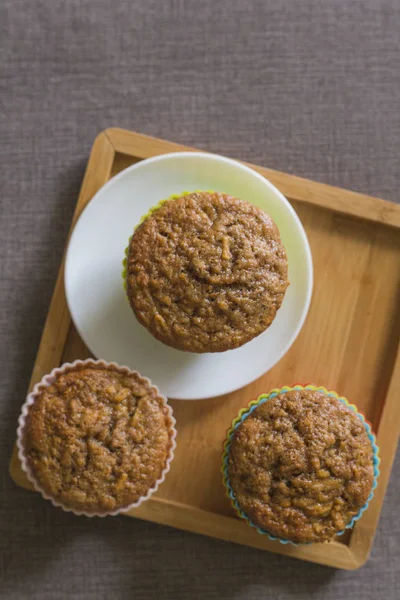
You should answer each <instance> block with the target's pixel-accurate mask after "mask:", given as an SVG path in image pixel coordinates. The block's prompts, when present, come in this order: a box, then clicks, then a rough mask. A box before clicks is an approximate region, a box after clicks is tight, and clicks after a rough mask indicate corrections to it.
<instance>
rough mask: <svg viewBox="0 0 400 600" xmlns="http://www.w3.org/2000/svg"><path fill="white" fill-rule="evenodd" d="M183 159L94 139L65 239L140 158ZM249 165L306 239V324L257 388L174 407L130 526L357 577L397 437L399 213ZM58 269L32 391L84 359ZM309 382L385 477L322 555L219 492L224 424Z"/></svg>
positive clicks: (143, 143)
mask: <svg viewBox="0 0 400 600" xmlns="http://www.w3.org/2000/svg"><path fill="white" fill-rule="evenodd" d="M181 150H194V149H193V148H186V147H184V146H181V145H178V144H174V143H171V142H167V141H164V140H160V139H154V138H149V137H147V136H144V135H140V134H138V133H133V132H130V131H124V130H121V129H107V130H105V131H103V132H102V133H100V134H99V136H98V137H97V138H96V140H95V142H94V145H93V148H92V152H91V155H90V159H89V163H88V166H87V169H86V174H85V177H84V180H83V183H82V188H81V192H80V195H79V199H78V203H77V206H76V211H75V214H74V217H73V221H72V226H71V229H72V227H73V226H74V224H75V222H76V220H77V218H78V217H79V215H80V213H81V212H82V209H83V208H84V207H85V206H86V204H87V203H88V202H89V200H90V199H91V198H92V197H93V195H94V194H95V193H96V192H97V191H98V190H99V189H100V188H101V186H102V185H104V184H105V183H106V181H108V180H109V179H110V178H111V177H112V176H113V175H115V174H116V173H118V172H119V171H121V170H122V169H124V168H126V167H128V166H129V165H131V164H132V163H135V162H137V161H139V160H142V159H144V158H148V157H150V156H155V155H158V154H164V153H166V152H176V151H181ZM250 166H252V167H253V168H254V169H255V170H256V171H258V172H259V173H261V174H262V175H264V176H265V177H267V178H268V179H269V180H270V181H271V182H272V183H273V184H275V186H276V187H278V188H279V189H280V190H281V192H282V193H283V194H284V195H285V196H286V197H287V198H288V199H289V201H290V202H291V204H292V205H293V206H294V208H295V210H296V211H297V213H298V215H299V216H300V218H301V220H302V222H303V225H304V227H305V229H306V232H307V235H308V239H309V241H310V245H311V250H312V254H313V261H314V275H315V284H314V293H313V300H312V303H311V308H310V312H309V315H308V318H307V321H306V323H305V325H304V327H303V329H302V331H301V333H300V335H299V337H298V339H297V341H296V342H295V344H294V345H293V347H292V348H291V350H290V351H289V352H288V353H287V354H286V355H285V357H284V358H283V359H282V360H281V361H280V362H279V363H278V365H276V366H275V367H274V368H273V369H272V370H271V371H269V372H268V373H266V374H265V375H264V376H263V377H261V378H260V379H259V380H258V381H256V382H255V383H252V384H251V385H249V386H247V387H246V388H243V389H241V390H239V391H237V392H235V393H232V394H228V395H226V396H224V397H222V398H215V399H211V400H203V401H197V402H184V401H177V400H172V401H171V405H172V406H173V409H174V413H175V416H176V419H177V428H178V439H177V442H178V447H177V452H176V458H175V460H174V462H173V463H172V468H171V472H170V473H169V474H168V476H167V479H166V481H165V483H163V485H162V486H161V488H160V490H159V491H158V492H157V494H156V495H154V496H153V497H152V498H151V499H150V500H148V501H147V502H145V503H143V504H142V505H141V506H140V507H139V508H136V509H134V510H132V511H131V512H130V513H129V516H132V517H137V518H140V519H147V520H149V521H155V522H156V523H163V524H166V525H171V526H173V527H178V528H181V529H186V530H188V531H193V532H197V533H202V534H205V535H209V536H213V537H216V538H220V539H224V540H229V541H233V542H238V543H240V544H245V545H248V546H254V547H257V548H261V549H263V550H270V551H271V552H277V553H279V554H286V555H290V556H293V557H296V558H301V559H304V560H309V561H313V562H316V563H322V564H326V565H331V566H333V567H339V568H343V569H355V568H357V567H359V566H361V565H362V564H363V563H364V562H365V561H366V560H367V558H368V554H369V551H370V549H371V545H372V541H373V538H374V533H375V530H376V527H377V524H378V519H379V513H380V510H381V507H382V502H383V498H384V494H385V490H386V486H387V483H388V479H389V474H390V470H391V466H392V461H393V458H394V455H395V451H396V443H397V438H398V433H399V428H400V353H399V351H398V348H399V337H400V311H399V306H400V304H399V294H400V206H396V205H395V204H391V203H389V202H385V201H384V200H380V199H378V198H371V197H368V196H364V195H362V194H357V193H354V192H349V191H345V190H341V189H338V188H334V187H331V186H327V185H324V184H321V183H316V182H313V181H308V180H306V179H301V178H299V177H295V176H293V175H287V174H285V173H280V172H278V171H273V170H271V169H265V168H262V167H258V166H254V165H250ZM63 267H64V261H63V263H62V265H61V268H60V271H59V274H58V278H57V283H56V287H55V291H54V295H53V299H52V301H51V305H50V310H49V314H48V316H47V320H46V324H45V327H44V331H43V336H42V340H41V343H40V346H39V351H38V354H37V357H36V362H35V366H34V368H33V373H32V379H31V382H30V389H31V388H32V387H33V385H34V384H35V383H36V382H37V381H39V380H40V379H41V378H42V376H43V375H44V374H45V373H48V372H49V371H51V370H52V369H53V367H55V366H58V365H60V364H61V363H63V362H65V361H72V360H75V359H76V358H87V357H89V356H90V352H89V351H88V349H87V348H86V347H85V345H84V344H83V342H82V341H81V339H80V338H79V336H78V334H77V333H76V331H75V329H74V326H73V324H72V322H71V317H70V314H69V311H68V308H67V304H66V299H65V293H64V273H63ZM143 374H144V375H146V373H143ZM310 381H311V382H313V383H315V384H318V385H324V386H325V387H327V388H330V389H334V390H336V391H337V392H339V393H340V394H343V395H345V396H347V397H348V398H349V399H350V401H351V402H353V403H355V404H356V405H357V406H358V408H359V409H360V410H361V411H362V412H363V413H364V414H365V416H366V417H367V419H368V420H369V421H370V422H371V423H372V426H373V429H374V431H375V432H376V433H377V437H378V444H379V446H380V455H381V460H382V462H381V475H380V479H379V484H378V488H377V490H376V491H375V496H374V498H373V500H372V502H371V504H370V506H369V508H368V510H367V511H366V512H365V513H364V515H363V516H362V518H361V519H360V521H358V522H357V524H356V526H355V527H354V529H353V530H352V531H348V532H347V533H346V534H345V535H344V536H341V537H339V538H337V539H336V541H333V542H331V543H329V544H314V545H309V546H297V547H294V546H291V545H286V546H285V545H282V544H280V543H279V542H273V541H270V540H269V539H268V538H267V537H266V536H262V535H260V534H258V533H257V532H256V531H255V530H253V529H251V528H250V527H248V526H247V525H246V524H245V523H244V522H243V521H242V520H240V519H239V518H237V517H236V516H235V514H234V512H233V510H232V508H231V506H230V503H229V501H228V499H227V498H226V496H225V493H224V488H223V486H222V483H221V473H220V458H221V451H222V443H223V440H224V438H225V433H226V430H227V428H228V426H229V425H230V422H231V420H232V418H233V417H235V416H236V414H237V412H238V411H239V409H240V408H242V407H243V406H244V405H246V404H247V403H248V402H249V401H250V400H251V399H253V398H254V397H255V396H257V395H258V394H260V393H261V392H267V391H269V390H270V389H271V388H273V387H281V386H283V385H290V384H292V383H294V382H310ZM21 400H23V399H22V398H21ZM10 472H11V475H12V477H13V479H14V481H15V482H16V483H17V484H18V485H20V486H23V487H25V488H28V489H32V486H31V485H30V483H29V482H28V480H27V479H26V477H25V474H24V473H23V471H22V470H21V467H20V463H19V460H18V457H17V454H16V452H15V449H14V454H13V457H12V461H11V466H10Z"/></svg>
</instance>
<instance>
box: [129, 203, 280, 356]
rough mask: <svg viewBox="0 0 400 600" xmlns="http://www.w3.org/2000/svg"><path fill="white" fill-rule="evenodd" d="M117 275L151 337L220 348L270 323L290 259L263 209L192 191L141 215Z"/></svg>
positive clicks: (188, 346) (184, 346)
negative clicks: (122, 268)
mask: <svg viewBox="0 0 400 600" xmlns="http://www.w3.org/2000/svg"><path fill="white" fill-rule="evenodd" d="M123 276H124V281H125V283H126V292H127V296H128V300H129V303H130V305H131V308H132V310H133V312H134V314H135V316H136V318H137V320H138V321H139V323H141V324H142V325H143V326H144V327H145V328H146V329H147V330H148V331H149V332H150V333H151V334H152V335H153V336H154V337H155V338H156V339H158V340H160V341H161V342H163V343H164V344H166V345H168V346H171V347H173V348H176V349H178V350H182V351H186V352H194V353H204V352H207V353H208V352H225V351H227V350H232V349H234V348H239V347H240V346H242V345H243V344H245V343H247V342H249V341H250V340H252V339H253V338H254V337H256V336H258V335H260V334H261V333H263V332H264V331H265V330H266V329H267V328H268V327H269V326H270V325H271V323H272V322H273V320H274V318H275V316H276V314H277V311H278V310H279V308H280V306H281V304H282V302H283V298H284V295H285V292H286V289H287V286H288V264H287V256H286V251H285V248H284V246H283V244H282V242H281V239H280V233H279V230H278V228H277V226H276V224H275V223H274V221H273V220H272V219H271V217H270V216H269V215H267V214H266V213H265V212H264V211H262V210H261V209H260V208H258V207H257V206H255V205H254V204H252V203H250V202H247V201H246V200H243V199H240V198H236V197H233V196H230V195H229V194H226V193H223V192H211V191H206V192H202V191H197V192H192V193H186V192H184V193H183V194H181V195H179V196H174V197H172V198H169V199H167V200H164V201H162V202H161V203H160V204H158V205H157V206H156V207H154V209H152V210H151V211H150V212H149V213H148V214H147V215H145V217H144V218H143V219H142V221H141V223H140V224H139V226H138V227H137V228H136V229H135V231H134V233H133V235H132V238H131V240H130V242H129V246H128V249H127V252H126V257H125V262H124V273H123Z"/></svg>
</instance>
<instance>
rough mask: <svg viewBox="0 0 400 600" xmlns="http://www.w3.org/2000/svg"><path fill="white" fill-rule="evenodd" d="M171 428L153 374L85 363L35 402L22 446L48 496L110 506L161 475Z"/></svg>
mask: <svg viewBox="0 0 400 600" xmlns="http://www.w3.org/2000/svg"><path fill="white" fill-rule="evenodd" d="M170 430H171V423H170V417H169V415H168V410H167V408H166V406H165V402H164V400H163V399H162V397H161V396H159V394H158V393H157V390H156V388H155V387H153V386H150V385H149V383H148V381H147V380H145V379H144V378H142V377H140V375H138V374H123V373H121V372H118V371H117V370H109V369H104V368H96V367H95V366H93V367H90V368H88V367H83V368H77V369H74V370H71V371H69V372H67V373H65V374H62V375H60V376H59V377H58V378H57V379H56V381H55V382H54V383H53V384H52V385H50V386H49V387H46V388H44V389H42V391H41V392H40V393H39V396H38V397H37V398H36V399H35V402H34V404H33V405H32V406H31V407H30V409H29V413H28V416H27V421H26V425H25V428H24V432H23V445H24V449H25V454H26V456H27V459H28V464H29V466H30V468H31V469H32V471H33V474H34V477H35V479H36V480H37V481H38V483H39V484H40V486H41V487H42V488H43V489H44V491H45V492H46V493H47V494H48V495H49V496H51V497H52V498H54V499H55V500H56V501H58V502H60V503H61V504H62V505H64V506H66V507H69V508H72V509H74V510H75V511H84V512H89V513H96V512H104V511H109V512H112V511H114V510H117V509H120V508H123V507H126V506H128V505H130V504H132V503H134V502H136V501H137V500H139V498H141V497H142V496H144V495H146V493H147V492H148V490H149V489H151V488H152V486H153V485H154V484H155V482H156V481H157V480H158V479H159V477H160V475H161V473H162V471H163V469H164V467H165V466H166V462H167V457H168V454H169V451H170V448H171V434H170Z"/></svg>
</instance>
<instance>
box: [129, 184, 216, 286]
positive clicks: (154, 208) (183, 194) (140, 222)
mask: <svg viewBox="0 0 400 600" xmlns="http://www.w3.org/2000/svg"><path fill="white" fill-rule="evenodd" d="M198 191H199V190H196V192H198ZM207 191H208V192H210V193H211V190H207ZM191 193H192V192H187V191H185V192H182V193H181V194H172V195H171V196H169V197H168V198H164V200H160V202H159V203H158V204H156V205H155V206H153V207H152V208H150V210H149V211H148V212H147V213H146V214H145V215H143V217H142V218H141V219H140V221H139V223H138V224H137V225H136V227H135V229H134V232H133V233H135V231H136V229H137V228H138V227H139V226H140V225H141V224H142V223H143V221H145V220H146V219H147V217H150V216H151V215H152V214H153V213H155V211H156V210H158V209H159V208H160V207H161V206H162V205H163V204H165V203H166V202H167V200H177V199H178V198H182V196H188V195H189V194H191ZM132 235H133V234H132ZM132 235H131V236H130V238H129V239H128V245H127V247H126V248H125V250H124V254H125V258H124V259H123V261H122V279H123V282H124V288H125V291H126V276H127V262H128V253H129V244H130V242H131V240H132Z"/></svg>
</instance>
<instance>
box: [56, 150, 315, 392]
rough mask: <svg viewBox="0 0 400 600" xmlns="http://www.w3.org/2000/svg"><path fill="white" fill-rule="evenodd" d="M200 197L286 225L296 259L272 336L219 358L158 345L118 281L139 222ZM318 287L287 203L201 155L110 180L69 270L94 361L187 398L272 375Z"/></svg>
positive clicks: (182, 155) (177, 156)
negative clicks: (166, 202) (224, 198)
mask: <svg viewBox="0 0 400 600" xmlns="http://www.w3.org/2000/svg"><path fill="white" fill-rule="evenodd" d="M199 189H200V190H201V189H202V190H209V189H212V190H215V191H223V192H226V193H228V194H232V195H234V196H237V197H239V198H243V199H246V200H248V201H249V202H252V203H254V204H256V205H257V206H259V207H260V208H262V209H263V210H265V212H267V213H268V214H270V215H271V217H272V218H273V219H274V220H275V222H276V223H277V225H278V227H279V230H280V233H281V237H282V241H283V243H284V245H285V248H286V251H287V255H288V261H289V279H290V286H289V288H288V290H287V292H286V295H285V298H284V301H283V304H282V306H281V308H280V310H279V311H278V314H277V316H276V318H275V320H274V322H273V323H272V325H271V326H270V327H269V329H267V330H266V331H265V332H264V333H262V334H261V335H260V336H258V337H257V338H255V339H254V340H252V341H251V342H249V343H248V344H245V345H244V346H242V347H241V348H238V349H237V350H230V351H228V352H223V353H218V354H192V353H187V352H180V351H179V350H174V349H173V348H169V347H168V346H165V345H164V344H162V343H161V342H158V341H157V340H155V339H154V338H153V337H152V335H150V333H148V332H147V330H146V329H145V328H144V327H142V326H141V325H139V323H138V321H137V320H136V318H135V316H134V314H133V313H132V310H131V308H130V306H129V303H128V300H127V298H126V296H125V291H124V288H123V282H122V277H121V271H122V259H123V257H124V249H125V247H126V246H127V244H128V238H129V236H130V235H131V234H132V232H133V229H134V227H135V225H137V223H138V222H139V220H140V218H141V217H142V216H143V215H144V214H146V213H147V211H148V210H149V209H150V208H151V207H152V206H154V205H155V204H157V203H158V202H159V201H160V200H162V199H164V198H167V197H168V196H170V195H172V194H177V193H181V192H183V191H185V190H189V191H194V190H199ZM312 280H313V274H312V260H311V252H310V248H309V245H308V241H307V237H306V234H305V232H304V229H303V227H302V225H301V222H300V220H299V218H298V217H297V215H296V213H295V211H294V210H293V208H292V207H291V206H290V204H289V202H288V201H287V200H286V198H285V197H284V196H283V195H282V194H281V193H280V192H279V191H278V190H277V189H276V188H275V187H274V186H273V185H272V184H271V183H270V182H268V181H267V180H266V179H264V178H263V177H262V176H261V175H259V174H258V173H256V172H255V171H253V170H252V169H250V168H248V167H245V166H244V165H241V164H240V163H237V162H236V161H234V160H230V159H228V158H224V157H222V156H216V155H213V154H205V153H200V152H179V153H174V154H164V155H162V156H157V157H154V158H150V159H148V160H144V161H142V162H140V163H138V164H136V165H133V166H132V167H129V168H128V169H126V170H125V171H122V172H121V173H119V174H118V175H117V176H116V177H114V178H113V179H111V180H110V181H109V182H108V183H107V184H106V185H105V186H104V187H103V188H102V189H101V190H99V192H98V193H97V194H96V195H95V196H94V198H93V199H92V200H91V202H89V204H88V206H87V207H86V208H85V210H84V211H83V213H82V215H81V217H80V219H79V221H78V222H77V224H76V226H75V229H74V231H73V233H72V237H71V241H70V243H69V247H68V252H67V259H66V265H65V289H66V295H67V301H68V306H69V309H70V312H71V315H72V319H73V321H74V323H75V326H76V328H77V330H78V332H79V334H80V336H81V337H82V339H83V341H84V342H85V344H86V345H87V346H88V347H89V348H90V350H91V351H92V352H93V354H94V355H95V356H96V357H98V358H102V359H104V360H106V361H115V362H117V363H118V364H120V365H126V366H128V367H130V368H131V369H136V370H137V371H139V372H140V373H142V374H143V375H144V376H146V377H149V378H150V379H151V380H152V381H153V383H155V384H156V385H157V386H158V387H159V388H160V390H161V391H162V392H163V393H164V394H165V395H167V396H169V397H170V398H178V399H185V400H196V399H199V398H210V397H213V396H219V395H221V394H226V393H228V392H231V391H233V390H236V389H238V388H241V387H243V386H245V385H246V384H248V383H250V382H251V381H253V380H255V379H257V378H258V377H260V376H261V375H262V374H263V373H265V372H266V371H268V370H269V369H271V367H273V366H274V365H275V364H276V363H277V362H278V361H279V360H280V359H281V358H282V356H283V355H284V354H285V353H286V352H287V351H288V349H289V348H290V346H291V345H292V343H293V342H294V340H295V339H296V336H297V335H298V333H299V331H300V329H301V327H302V325H303V323H304V319H305V317H306V315H307V311H308V307H309V304H310V300H311V293H312ZM289 383H290V382H289Z"/></svg>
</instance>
